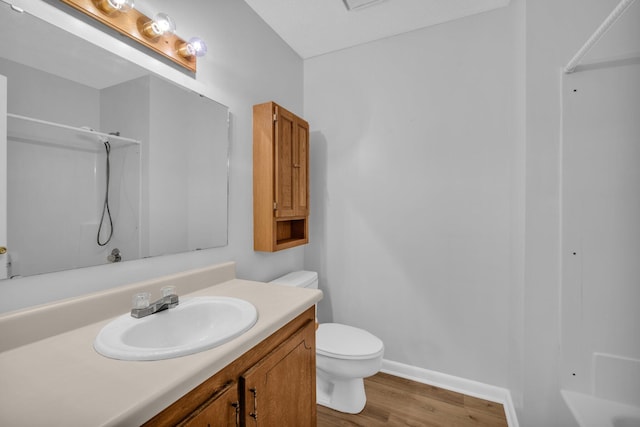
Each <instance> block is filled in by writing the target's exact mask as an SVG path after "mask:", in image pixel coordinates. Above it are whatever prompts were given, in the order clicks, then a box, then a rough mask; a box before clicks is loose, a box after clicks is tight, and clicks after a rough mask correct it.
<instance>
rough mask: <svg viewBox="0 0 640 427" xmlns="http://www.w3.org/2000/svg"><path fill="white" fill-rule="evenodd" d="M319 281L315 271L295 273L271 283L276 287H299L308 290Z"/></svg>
mask: <svg viewBox="0 0 640 427" xmlns="http://www.w3.org/2000/svg"><path fill="white" fill-rule="evenodd" d="M316 280H318V273H317V272H315V271H306V270H300V271H293V272H291V273H289V274H285V275H284V276H282V277H278V278H277V279H275V280H272V281H271V282H269V283H274V284H276V285H286V286H297V287H300V288H306V287H308V286H309V285H311V284H312V283H313V282H314V281H316Z"/></svg>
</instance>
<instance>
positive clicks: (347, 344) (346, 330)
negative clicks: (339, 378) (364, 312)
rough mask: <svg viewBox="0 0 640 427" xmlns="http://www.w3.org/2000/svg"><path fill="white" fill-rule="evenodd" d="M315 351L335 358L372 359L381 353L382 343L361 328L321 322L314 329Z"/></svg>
mask: <svg viewBox="0 0 640 427" xmlns="http://www.w3.org/2000/svg"><path fill="white" fill-rule="evenodd" d="M316 352H317V353H318V354H321V355H323V356H327V357H333V358H336V359H349V360H358V359H372V358H375V357H378V356H381V355H382V353H383V352H384V344H383V343H382V341H381V340H380V339H379V338H378V337H376V336H375V335H373V334H371V333H369V332H367V331H365V330H363V329H359V328H354V327H353V326H347V325H341V324H339V323H322V324H320V326H319V327H318V330H317V331H316Z"/></svg>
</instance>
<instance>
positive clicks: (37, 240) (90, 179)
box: [0, 60, 140, 276]
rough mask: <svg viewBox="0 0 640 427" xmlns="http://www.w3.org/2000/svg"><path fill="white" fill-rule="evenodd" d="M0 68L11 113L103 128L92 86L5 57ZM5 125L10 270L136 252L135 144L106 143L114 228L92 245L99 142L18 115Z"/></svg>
mask: <svg viewBox="0 0 640 427" xmlns="http://www.w3.org/2000/svg"><path fill="white" fill-rule="evenodd" d="M0 73H1V74H3V75H6V76H7V80H8V99H7V104H8V111H9V112H10V113H13V114H18V115H22V116H27V117H32V118H37V119H41V120H45V121H50V122H54V123H61V124H66V125H69V126H77V127H79V126H89V127H91V128H94V129H96V130H102V127H101V125H100V123H101V108H100V101H99V100H100V91H99V90H97V89H93V88H90V87H87V86H83V85H79V84H77V83H74V82H70V81H68V80H65V79H61V78H58V77H56V76H53V75H50V74H47V73H43V72H41V71H38V70H35V69H32V68H29V67H25V66H23V65H20V64H17V63H14V62H10V61H6V60H1V62H0ZM34 100H35V101H34ZM61 104H64V106H65V108H61ZM8 131H9V136H8V140H7V159H8V176H7V181H8V188H7V198H8V203H7V204H8V208H7V209H8V211H7V219H8V244H9V246H10V247H11V255H12V265H11V271H10V274H11V275H12V276H22V275H25V276H27V275H32V274H38V273H46V272H52V271H58V270H65V269H70V268H78V267H85V266H90V265H96V264H104V263H107V256H108V255H109V254H110V253H111V250H112V249H113V248H116V247H117V248H118V249H119V250H120V251H121V252H122V255H123V259H127V257H130V256H133V257H137V256H138V253H139V237H138V235H139V227H138V223H139V184H138V182H139V174H140V173H139V170H140V167H139V148H138V147H137V146H126V147H125V146H122V144H121V143H119V142H116V141H113V142H112V150H111V179H110V186H111V188H110V210H111V213H112V218H113V221H114V224H115V227H114V228H115V232H114V235H113V238H112V240H111V242H110V243H109V244H108V245H106V246H104V247H99V246H98V245H97V243H96V235H97V232H98V226H99V222H100V214H101V213H102V208H103V203H104V197H105V186H106V169H105V168H106V153H105V149H104V145H103V144H102V143H101V142H99V141H98V139H97V138H94V137H93V136H91V135H86V134H83V133H79V132H74V131H71V130H61V129H59V128H56V127H51V126H47V125H40V124H32V123H28V122H25V121H21V120H18V119H11V118H10V119H8ZM18 188H19V190H17V189H18ZM109 227H110V226H109V221H108V218H107V217H106V215H105V223H104V225H103V233H102V236H108V231H109ZM104 239H105V238H104V237H103V238H102V239H101V240H102V241H104Z"/></svg>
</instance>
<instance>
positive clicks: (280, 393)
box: [240, 323, 316, 427]
mask: <svg viewBox="0 0 640 427" xmlns="http://www.w3.org/2000/svg"><path fill="white" fill-rule="evenodd" d="M315 366H316V365H315V331H314V329H313V326H312V325H311V324H310V323H309V324H308V325H307V326H305V327H303V328H301V329H300V330H299V331H298V332H296V333H295V334H294V335H292V336H291V338H289V339H288V340H287V341H285V342H284V343H282V344H281V345H280V346H279V347H278V348H276V349H275V350H274V351H273V352H271V353H270V354H269V355H268V356H266V357H265V358H264V359H263V360H262V361H261V362H259V363H258V364H257V365H256V366H254V367H253V368H251V369H250V370H249V371H248V372H247V373H246V374H245V375H243V376H242V377H241V378H240V381H241V387H242V389H243V393H244V413H245V420H246V425H247V426H262V427H273V426H278V427H300V426H315V425H316V381H315V379H316V372H315Z"/></svg>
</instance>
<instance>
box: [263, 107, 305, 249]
mask: <svg viewBox="0 0 640 427" xmlns="http://www.w3.org/2000/svg"><path fill="white" fill-rule="evenodd" d="M253 236H254V237H253V246H254V249H255V250H256V251H265V252H275V251H279V250H282V249H287V248H291V247H294V246H298V245H303V244H306V243H308V242H309V124H308V123H307V122H306V121H305V120H304V119H302V118H300V117H298V116H296V115H295V114H293V113H292V112H290V111H288V110H286V109H285V108H283V107H281V106H279V105H278V104H276V103H274V102H267V103H264V104H258V105H254V106H253Z"/></svg>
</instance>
